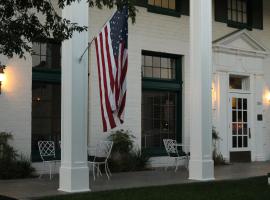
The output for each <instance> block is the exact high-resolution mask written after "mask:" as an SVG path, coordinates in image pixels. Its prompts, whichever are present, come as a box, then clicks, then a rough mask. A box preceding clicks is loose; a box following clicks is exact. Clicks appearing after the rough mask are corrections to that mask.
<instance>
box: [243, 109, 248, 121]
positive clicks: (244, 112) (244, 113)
mask: <svg viewBox="0 0 270 200" xmlns="http://www.w3.org/2000/svg"><path fill="white" fill-rule="evenodd" d="M243 122H247V111H243Z"/></svg>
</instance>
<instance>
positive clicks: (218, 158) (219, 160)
mask: <svg viewBox="0 0 270 200" xmlns="http://www.w3.org/2000/svg"><path fill="white" fill-rule="evenodd" d="M212 139H213V147H214V148H213V160H214V164H215V165H225V164H226V161H225V159H224V158H223V155H222V154H221V153H218V152H217V142H218V141H219V140H221V138H220V137H219V135H218V132H217V130H216V128H215V127H213V128H212Z"/></svg>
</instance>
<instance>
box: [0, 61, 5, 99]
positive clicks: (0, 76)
mask: <svg viewBox="0 0 270 200" xmlns="http://www.w3.org/2000/svg"><path fill="white" fill-rule="evenodd" d="M0 64H1V63H0ZM5 68H6V66H5V65H0V94H1V93H2V92H1V86H2V82H3V81H4V80H5V74H4V69H5Z"/></svg>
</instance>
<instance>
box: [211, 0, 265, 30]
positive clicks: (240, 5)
mask: <svg viewBox="0 0 270 200" xmlns="http://www.w3.org/2000/svg"><path fill="white" fill-rule="evenodd" d="M215 20H216V21H217V22H222V23H227V24H228V26H230V27H234V28H238V29H243V28H247V29H252V28H256V29H263V0H215Z"/></svg>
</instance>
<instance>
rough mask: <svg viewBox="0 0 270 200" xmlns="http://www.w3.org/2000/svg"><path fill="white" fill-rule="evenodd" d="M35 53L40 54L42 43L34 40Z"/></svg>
mask: <svg viewBox="0 0 270 200" xmlns="http://www.w3.org/2000/svg"><path fill="white" fill-rule="evenodd" d="M32 49H33V51H34V54H37V55H40V43H37V42H34V43H33V45H32Z"/></svg>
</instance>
